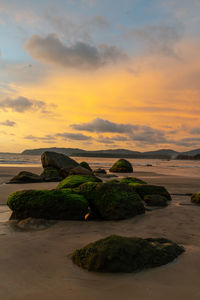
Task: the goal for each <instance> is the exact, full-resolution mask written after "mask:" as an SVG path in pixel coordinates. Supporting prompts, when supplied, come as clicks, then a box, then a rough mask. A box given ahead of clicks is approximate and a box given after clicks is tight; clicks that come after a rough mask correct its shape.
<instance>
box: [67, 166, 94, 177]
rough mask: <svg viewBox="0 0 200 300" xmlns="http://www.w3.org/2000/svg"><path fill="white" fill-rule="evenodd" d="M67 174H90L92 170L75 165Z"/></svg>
mask: <svg viewBox="0 0 200 300" xmlns="http://www.w3.org/2000/svg"><path fill="white" fill-rule="evenodd" d="M69 175H92V172H91V171H90V170H88V169H86V168H83V167H81V166H78V167H75V168H73V169H71V170H70V171H69Z"/></svg>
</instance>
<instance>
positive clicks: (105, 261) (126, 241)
mask: <svg viewBox="0 0 200 300" xmlns="http://www.w3.org/2000/svg"><path fill="white" fill-rule="evenodd" d="M183 252H184V248H183V247H180V246H179V245H177V244H175V243H173V242H171V241H169V240H167V239H163V238H160V239H142V238H138V237H132V238H129V237H121V236H117V235H111V236H109V237H107V238H105V239H101V240H98V241H96V242H94V243H91V244H89V245H87V246H85V247H84V248H82V249H79V250H76V251H75V252H74V253H73V255H72V260H73V262H74V263H75V264H77V265H78V266H80V267H82V268H84V269H87V270H88V271H95V272H134V271H138V270H142V269H147V268H153V267H158V266H161V265H165V264H167V263H169V262H171V261H172V260H174V259H175V258H176V257H177V256H179V255H180V254H181V253H183Z"/></svg>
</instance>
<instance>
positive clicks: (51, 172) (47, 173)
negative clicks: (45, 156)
mask: <svg viewBox="0 0 200 300" xmlns="http://www.w3.org/2000/svg"><path fill="white" fill-rule="evenodd" d="M40 176H41V177H42V179H43V180H44V181H47V182H56V181H61V180H62V179H63V177H62V176H61V172H60V170H58V169H56V168H53V167H48V168H45V169H44V170H43V172H42V174H41V175H40Z"/></svg>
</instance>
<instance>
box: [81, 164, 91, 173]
mask: <svg viewBox="0 0 200 300" xmlns="http://www.w3.org/2000/svg"><path fill="white" fill-rule="evenodd" d="M80 166H81V167H82V168H85V169H88V170H89V171H91V172H92V169H91V168H90V166H89V164H88V163H87V162H86V161H82V162H81V163H80Z"/></svg>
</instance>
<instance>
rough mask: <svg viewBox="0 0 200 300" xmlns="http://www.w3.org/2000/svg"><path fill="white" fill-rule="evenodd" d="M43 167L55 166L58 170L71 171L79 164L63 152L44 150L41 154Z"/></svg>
mask: <svg viewBox="0 0 200 300" xmlns="http://www.w3.org/2000/svg"><path fill="white" fill-rule="evenodd" d="M41 161H42V166H43V168H48V167H53V168H56V169H58V170H60V169H63V170H65V171H66V172H69V171H70V170H71V169H73V168H75V167H77V166H78V165H79V164H78V163H77V162H76V161H75V160H73V159H71V158H70V157H68V156H67V155H64V154H62V153H56V152H49V151H47V152H44V153H43V154H42V156H41Z"/></svg>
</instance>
